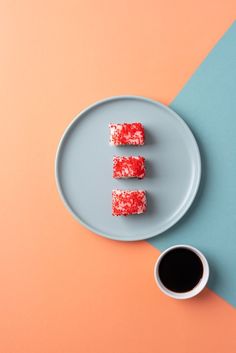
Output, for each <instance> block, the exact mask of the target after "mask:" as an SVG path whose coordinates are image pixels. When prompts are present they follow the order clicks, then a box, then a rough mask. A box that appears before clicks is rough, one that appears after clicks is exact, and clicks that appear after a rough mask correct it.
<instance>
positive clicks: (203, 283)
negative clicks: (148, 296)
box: [154, 245, 210, 299]
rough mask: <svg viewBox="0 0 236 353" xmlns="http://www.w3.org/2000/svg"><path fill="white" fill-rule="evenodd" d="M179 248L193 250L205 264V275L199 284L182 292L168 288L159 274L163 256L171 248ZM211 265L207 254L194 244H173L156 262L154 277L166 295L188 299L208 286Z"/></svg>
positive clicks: (203, 264)
mask: <svg viewBox="0 0 236 353" xmlns="http://www.w3.org/2000/svg"><path fill="white" fill-rule="evenodd" d="M177 248H184V249H189V250H191V251H193V252H194V253H195V254H196V255H197V256H198V257H199V259H200V260H201V262H202V266H203V275H202V278H201V279H200V281H199V282H198V284H197V285H196V286H195V287H194V288H193V289H191V290H190V291H188V292H181V293H177V292H173V291H171V290H169V289H168V288H166V287H165V286H164V284H163V283H162V281H161V279H160V276H159V265H160V262H161V260H162V258H163V257H164V256H165V255H166V254H167V253H168V252H169V251H171V250H173V249H177ZM209 272H210V270H209V265H208V262H207V259H206V258H205V256H204V255H203V254H202V253H201V251H199V250H198V249H196V248H194V247H193V246H190V245H174V246H171V247H170V248H168V249H166V250H165V251H163V252H162V253H161V255H160V256H159V257H158V259H157V262H156V264H155V267H154V277H155V280H156V283H157V285H158V287H159V288H160V290H161V291H162V292H163V293H165V294H166V295H168V296H169V297H172V298H175V299H188V298H192V297H195V295H197V294H198V293H200V292H201V291H202V290H203V289H204V288H205V286H206V284H207V281H208V278H209Z"/></svg>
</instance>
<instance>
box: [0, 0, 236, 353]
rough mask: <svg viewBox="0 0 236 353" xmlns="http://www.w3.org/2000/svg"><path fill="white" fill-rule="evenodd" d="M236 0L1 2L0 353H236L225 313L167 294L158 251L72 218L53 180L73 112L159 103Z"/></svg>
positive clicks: (220, 307)
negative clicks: (108, 100)
mask: <svg viewBox="0 0 236 353" xmlns="http://www.w3.org/2000/svg"><path fill="white" fill-rule="evenodd" d="M235 14H236V3H235V1H233V0H226V1H222V0H221V1H219V0H217V1H213V0H209V1H207V2H206V1H203V0H200V1H198V2H191V1H187V0H179V1H164V0H161V1H160V0H158V1H154V0H147V1H134V0H128V1H127V0H122V1H119V2H115V1H108V0H100V1H98V0H86V1H83V0H82V1H80V0H79V1H72V0H68V1H61V0H59V1H54V0H49V1H29V0H28V1H27V0H22V1H19V0H16V1H2V2H1V4H0V24H1V25H0V38H1V41H0V48H1V56H0V75H1V86H0V94H1V105H0V113H1V132H2V134H1V142H0V143H1V148H0V153H1V165H2V168H1V174H0V181H1V183H0V187H1V191H0V192H1V206H0V214H1V223H0V224H1V230H0V237H1V238H0V239H1V246H0V261H1V266H0V283H1V291H0V352H1V353H42V352H45V353H62V352H63V353H64V352H66V353H78V352H79V353H110V352H112V353H121V352H122V353H152V352H153V353H154V352H166V353H172V352H175V353H199V352H204V353H205V352H207V353H222V352H223V351H224V352H229V353H231V352H232V353H233V352H235V350H236V340H235V325H236V312H235V309H233V308H232V307H231V306H229V305H228V304H227V303H226V302H225V301H223V300H222V299H220V298H219V297H217V296H216V295H215V294H214V293H212V292H211V291H209V290H206V292H205V293H204V294H202V295H201V296H199V297H198V298H196V299H194V300H191V301H186V302H177V301H174V300H171V299H169V298H167V297H165V296H164V295H163V294H161V293H160V291H159V290H158V288H157V287H156V285H155V282H154V280H153V273H152V271H153V266H154V263H155V260H156V257H157V256H158V252H157V251H156V249H154V248H152V247H151V246H150V245H149V244H147V243H145V242H140V243H135V244H123V243H119V242H114V241H109V240H106V239H102V238H100V237H98V236H96V235H94V234H92V233H91V232H89V231H87V230H86V229H84V228H83V227H82V226H80V225H79V224H77V223H76V221H74V220H73V219H72V217H71V215H70V214H69V213H68V212H67V211H66V209H65V208H64V206H63V205H62V202H61V200H60V199H59V196H58V194H57V191H56V187H55V181H54V157H55V151H56V147H57V144H58V141H59V139H60V137H61V134H62V132H63V130H64V129H65V127H66V126H67V124H68V123H69V122H70V121H71V119H72V118H73V116H74V115H75V114H76V113H78V111H79V110H81V109H83V108H84V107H85V106H86V105H87V104H90V103H92V102H94V101H95V100H98V99H101V98H104V97H106V96H111V95H118V94H137V95H144V96H148V97H150V98H154V99H157V100H160V101H161V102H163V103H166V104H167V103H169V102H170V101H171V100H172V99H173V98H174V97H175V96H176V95H177V94H178V92H179V91H180V90H181V88H182V86H183V85H184V83H185V82H186V81H187V79H188V78H189V77H190V76H191V74H192V73H193V72H194V70H195V69H196V68H197V66H198V65H199V64H200V63H201V62H202V60H203V59H204V57H205V56H206V55H207V53H208V52H209V51H210V49H211V48H212V47H213V46H214V44H215V43H216V42H217V41H218V39H219V38H220V37H221V36H222V35H223V33H224V32H225V31H226V30H227V29H228V27H229V26H230V24H231V23H232V22H233V20H234V18H235Z"/></svg>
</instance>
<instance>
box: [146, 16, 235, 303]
mask: <svg viewBox="0 0 236 353" xmlns="http://www.w3.org/2000/svg"><path fill="white" fill-rule="evenodd" d="M171 107H172V108H173V109H174V110H175V111H176V112H177V113H179V114H180V116H182V117H183V118H184V119H185V121H186V122H187V123H188V124H189V126H190V127H191V128H192V130H193V132H194V134H195V136H196V139H197V141H198V143H199V147H200V151H201V156H202V169H203V170H202V182H201V186H200V190H199V193H198V196H197V199H196V200H195V202H194V204H193V206H192V208H191V209H190V211H189V212H188V213H187V215H186V216H185V217H184V219H183V220H182V221H180V222H179V223H178V224H177V225H176V226H175V227H173V229H171V230H170V231H168V232H166V233H164V234H162V235H161V236H158V237H156V238H153V239H151V240H150V241H149V242H150V243H151V244H152V245H154V246H155V247H157V248H158V249H160V250H163V249H165V248H167V247H168V246H170V245H173V244H176V243H187V244H192V245H195V246H197V247H198V248H199V249H201V250H202V251H203V252H204V253H205V254H206V256H207V257H208V259H209V262H210V268H211V276H210V281H209V287H210V288H211V289H212V290H214V291H215V292H216V293H218V294H219V295H220V296H222V297H223V298H224V299H226V300H227V301H228V302H229V303H231V304H232V305H234V306H236V271H235V268H236V22H234V24H233V25H232V26H231V27H230V29H229V30H228V31H227V32H226V33H225V35H224V36H223V38H222V39H221V40H220V41H219V42H218V43H217V45H216V46H215V48H214V49H213V50H212V51H211V52H210V54H209V55H208V57H207V58H206V60H205V61H204V62H203V63H202V64H201V66H200V67H199V69H198V70H197V71H196V73H195V74H194V75H193V76H192V78H191V79H190V80H189V82H188V83H187V84H186V85H185V87H184V88H183V89H182V91H181V92H180V94H179V95H178V96H177V97H176V98H175V100H174V101H173V102H172V103H171Z"/></svg>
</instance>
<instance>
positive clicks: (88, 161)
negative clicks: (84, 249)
mask: <svg viewBox="0 0 236 353" xmlns="http://www.w3.org/2000/svg"><path fill="white" fill-rule="evenodd" d="M136 121H137V122H141V123H143V125H144V128H145V137H146V140H145V145H144V146H140V147H137V146H120V147H113V146H110V145H109V128H108V124H109V123H110V122H114V123H123V122H136ZM113 155H142V156H144V157H145V159H146V169H147V173H146V176H145V178H144V179H143V180H138V179H125V180H115V179H113V178H112V157H113ZM200 177H201V160H200V154H199V149H198V146H197V143H196V140H195V138H194V136H193V134H192V133H191V131H190V129H189V128H188V126H187V125H186V123H185V122H184V121H183V120H182V119H181V118H180V117H179V116H178V115H177V114H176V113H175V112H174V111H173V110H171V109H170V108H168V107H166V106H164V105H163V104H161V103H158V102H156V101H153V100H151V99H147V98H143V97H136V96H119V97H112V98H108V99H105V100H103V101H100V102H97V103H95V104H93V105H91V106H90V107H88V108H87V109H85V110H83V111H82V112H81V113H80V114H79V115H78V116H77V117H76V118H75V119H74V120H73V121H72V123H71V124H70V125H69V127H68V128H67V129H66V131H65V133H64V135H63V137H62V139H61V141H60V144H59V147H58V151H57V156H56V182H57V187H58V190H59V193H60V195H61V197H62V199H63V201H64V203H65V205H66V207H67V208H68V210H69V211H70V212H71V213H72V214H73V216H74V217H75V218H76V219H77V220H78V221H79V222H80V223H82V224H83V225H84V226H85V227H87V228H89V229H90V230H92V231H93V232H95V233H97V234H100V235H102V236H105V237H108V238H112V239H116V240H126V241H133V240H142V239H147V238H150V237H153V236H155V235H158V234H160V233H162V232H164V231H165V230H167V229H168V228H170V227H171V226H173V225H174V224H175V223H176V222H177V221H178V220H179V219H180V218H181V217H182V216H183V215H184V214H185V212H186V211H187V210H188V208H189V207H190V205H191V203H192V202H193V200H194V197H195V195H196V193H197V189H198V186H199V182H200ZM112 189H131V190H132V189H144V190H146V192H147V211H146V213H144V214H141V215H132V216H127V217H124V216H120V217H114V216H112V214H111V192H112Z"/></svg>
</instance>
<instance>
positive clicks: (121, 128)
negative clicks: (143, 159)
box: [109, 123, 144, 146]
mask: <svg viewBox="0 0 236 353" xmlns="http://www.w3.org/2000/svg"><path fill="white" fill-rule="evenodd" d="M109 128H110V144H111V145H113V146H120V145H136V146H140V145H144V127H143V125H142V124H141V123H131V124H128V123H124V124H113V123H110V124H109Z"/></svg>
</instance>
